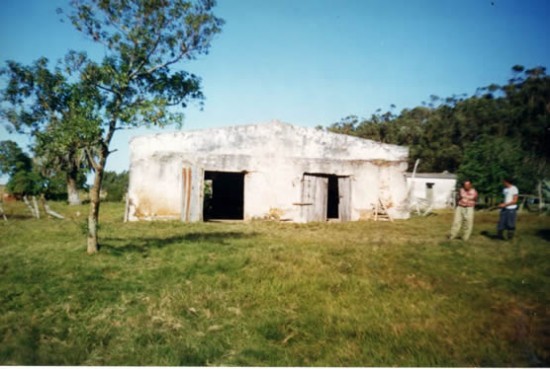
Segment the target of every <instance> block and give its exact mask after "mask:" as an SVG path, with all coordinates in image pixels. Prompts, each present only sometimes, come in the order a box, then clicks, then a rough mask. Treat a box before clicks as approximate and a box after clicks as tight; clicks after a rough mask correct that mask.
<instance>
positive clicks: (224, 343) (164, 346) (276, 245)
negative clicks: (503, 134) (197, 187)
mask: <svg viewBox="0 0 550 369" xmlns="http://www.w3.org/2000/svg"><path fill="white" fill-rule="evenodd" d="M102 206H103V209H102V219H101V222H102V223H101V236H102V238H101V240H100V243H101V245H102V248H101V252H100V253H99V254H98V255H95V256H87V255H86V253H85V238H84V236H83V235H82V233H81V229H82V225H83V223H84V218H85V217H84V216H83V215H78V214H77V212H80V213H81V214H85V213H86V209H85V207H84V206H83V207H71V208H69V207H67V206H65V205H63V204H58V203H55V204H52V207H53V208H54V210H56V211H58V212H60V213H62V214H65V215H66V216H67V219H66V220H54V219H40V220H35V219H31V218H30V217H29V218H27V217H25V216H24V214H25V209H24V208H21V207H19V205H9V206H5V207H6V209H5V210H6V212H7V213H8V217H9V221H8V222H2V223H0V278H1V279H0V281H1V282H0V364H4V365H12V364H18V365H158V366H160V365H229V366H232V365H239V366H392V365H396V366H538V365H549V364H550V352H549V349H548V348H549V347H550V316H549V314H548V309H549V306H550V305H549V303H550V289H549V287H548V286H549V285H550V222H549V218H547V217H540V216H537V215H530V214H522V215H520V217H519V220H518V228H519V229H518V232H517V237H516V239H515V240H514V241H511V242H502V241H496V240H493V239H490V238H488V237H485V236H482V235H480V233H481V232H484V231H489V232H493V233H494V227H495V224H496V217H497V215H496V214H495V213H478V214H476V217H477V218H476V226H475V230H474V236H473V237H472V239H471V240H470V242H468V243H463V242H460V241H446V239H445V235H446V233H447V232H448V230H449V227H450V224H451V220H452V219H451V218H452V214H451V213H449V212H442V213H439V214H437V215H436V216H431V217H427V218H413V219H411V220H407V221H396V222H393V223H387V222H357V223H342V224H337V223H330V224H321V223H312V224H303V225H298V224H286V223H276V222H251V223H232V224H220V223H205V224H182V223H179V222H153V223H146V222H144V223H123V222H122V213H123V209H122V206H121V205H119V204H110V203H106V204H103V205H102Z"/></svg>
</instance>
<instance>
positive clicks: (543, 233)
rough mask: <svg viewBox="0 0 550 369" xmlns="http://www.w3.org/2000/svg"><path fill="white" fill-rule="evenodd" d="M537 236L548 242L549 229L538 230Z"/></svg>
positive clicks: (549, 239)
mask: <svg viewBox="0 0 550 369" xmlns="http://www.w3.org/2000/svg"><path fill="white" fill-rule="evenodd" d="M537 236H538V237H540V238H542V239H543V240H545V241H550V229H540V230H539V231H538V232H537Z"/></svg>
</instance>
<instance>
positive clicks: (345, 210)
mask: <svg viewBox="0 0 550 369" xmlns="http://www.w3.org/2000/svg"><path fill="white" fill-rule="evenodd" d="M338 194H339V196H340V199H339V200H340V201H339V203H338V214H339V218H340V220H341V221H342V222H346V221H349V220H351V178H350V177H338Z"/></svg>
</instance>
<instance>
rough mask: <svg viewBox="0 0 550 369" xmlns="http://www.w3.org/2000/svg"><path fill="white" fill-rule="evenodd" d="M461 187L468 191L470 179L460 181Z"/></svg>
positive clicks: (470, 185)
mask: <svg viewBox="0 0 550 369" xmlns="http://www.w3.org/2000/svg"><path fill="white" fill-rule="evenodd" d="M462 187H464V189H465V190H466V191H468V190H470V189H471V188H472V182H471V181H470V180H466V181H464V183H462Z"/></svg>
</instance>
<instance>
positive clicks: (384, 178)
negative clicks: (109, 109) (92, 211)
mask: <svg viewBox="0 0 550 369" xmlns="http://www.w3.org/2000/svg"><path fill="white" fill-rule="evenodd" d="M130 151H131V163H130V184H129V189H128V199H127V210H126V212H127V219H128V220H130V221H134V220H142V219H143V220H153V219H180V220H182V221H184V222H193V221H202V220H212V219H242V220H251V219H255V218H263V219H265V218H270V217H276V218H277V219H281V220H287V221H294V222H311V221H326V220H341V221H349V220H360V219H366V218H369V217H370V216H371V215H372V212H373V209H374V208H375V206H376V204H377V202H378V201H379V200H381V201H382V203H383V204H384V205H385V206H386V207H387V209H388V213H389V214H390V215H391V216H392V217H394V218H407V217H408V216H409V212H408V211H407V208H406V206H405V201H406V196H407V186H406V180H405V176H404V173H405V170H406V169H407V156H408V149H407V148H406V147H401V146H396V145H388V144H382V143H378V142H374V141H371V140H365V139H360V138H356V137H351V136H346V135H341V134H335V133H330V132H326V131H323V130H319V129H314V128H303V127H298V126H293V125H289V124H286V123H281V122H278V121H274V122H271V123H267V124H257V125H243V126H234V127H227V128H216V129H205V130H197V131H188V132H184V131H180V132H174V133H162V134H155V135H149V136H141V137H135V138H133V139H132V140H131V141H130Z"/></svg>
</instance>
